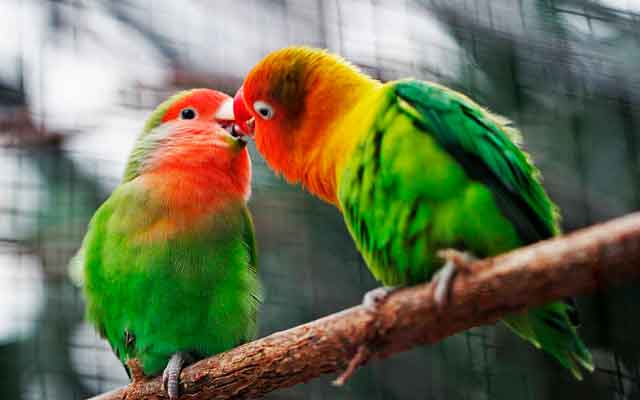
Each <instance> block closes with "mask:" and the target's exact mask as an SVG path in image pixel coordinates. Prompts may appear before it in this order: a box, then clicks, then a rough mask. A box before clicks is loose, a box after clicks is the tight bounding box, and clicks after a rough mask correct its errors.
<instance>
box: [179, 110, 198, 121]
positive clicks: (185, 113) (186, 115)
mask: <svg viewBox="0 0 640 400" xmlns="http://www.w3.org/2000/svg"><path fill="white" fill-rule="evenodd" d="M180 117H181V118H182V119H194V118H195V117H196V112H195V111H194V110H193V109H192V108H185V109H183V110H182V111H181V112H180Z"/></svg>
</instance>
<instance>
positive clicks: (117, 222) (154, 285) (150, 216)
mask: <svg viewBox="0 0 640 400" xmlns="http://www.w3.org/2000/svg"><path fill="white" fill-rule="evenodd" d="M231 107H232V99H231V98H230V97H229V96H227V95H225V94H222V93H219V92H215V91H212V90H208V89H195V90H191V91H185V92H181V93H179V94H177V95H175V96H173V97H171V98H170V99H169V100H167V101H165V102H164V103H162V104H161V105H160V106H158V108H157V109H156V110H155V111H154V112H153V114H151V117H150V118H149V119H148V121H147V123H146V125H145V127H144V130H143V132H142V134H141V135H140V137H139V138H138V140H137V143H136V145H135V148H134V150H133V152H132V154H131V156H130V158H129V162H128V165H127V168H126V172H125V174H124V179H123V181H122V183H121V184H120V185H119V186H118V187H117V188H116V189H115V191H114V192H113V193H112V194H111V196H110V197H109V198H108V199H107V200H106V201H105V202H104V204H102V206H101V207H100V208H99V209H98V211H96V213H95V215H94V216H93V218H92V220H91V223H90V226H89V230H88V233H87V234H86V236H85V238H84V241H83V244H82V247H81V249H80V251H79V253H78V255H77V256H76V258H75V259H74V260H73V263H74V264H76V267H74V266H72V268H77V266H79V267H80V268H81V269H82V271H83V281H84V282H83V283H84V293H85V296H86V300H87V305H86V315H87V318H88V320H89V321H91V322H92V323H93V324H94V325H95V327H96V328H97V330H98V332H99V333H100V334H101V335H102V336H103V337H105V338H106V339H107V340H108V341H109V343H110V344H111V347H112V349H113V351H114V352H115V354H116V355H117V356H118V357H119V358H120V360H121V361H122V363H123V364H124V365H125V368H126V369H127V372H128V373H129V376H131V374H132V373H134V378H135V375H136V374H135V372H136V371H135V370H136V369H137V368H135V367H132V365H135V364H136V363H137V365H138V366H139V368H141V370H142V372H143V373H144V375H155V374H159V373H160V372H162V371H163V370H164V373H163V377H164V383H165V388H166V390H167V392H168V394H169V397H170V398H171V399H175V398H177V397H178V381H179V376H180V371H181V369H182V366H183V364H184V363H187V362H190V361H193V360H195V359H199V358H203V357H205V356H209V355H212V354H216V353H220V352H223V351H226V350H228V349H230V348H232V347H234V346H237V345H239V344H241V343H243V342H246V341H248V340H250V339H252V338H253V337H254V335H255V333H256V312H257V308H258V305H259V303H260V284H259V280H258V276H257V269H256V268H257V259H256V247H255V246H256V245H255V240H254V231H253V224H252V221H251V217H250V214H249V212H248V209H247V207H246V202H247V200H248V198H249V195H250V183H251V163H250V160H249V155H248V152H247V149H246V147H245V144H246V142H245V141H243V140H242V139H241V138H239V137H237V135H236V136H234V135H232V134H231V133H229V131H227V130H225V129H224V128H223V125H225V124H226V125H227V126H230V125H229V120H230V119H232V118H233V114H232V108H231ZM132 360H135V362H134V363H133V364H132V363H131V361H132Z"/></svg>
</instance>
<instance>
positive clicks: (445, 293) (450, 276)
mask: <svg viewBox="0 0 640 400" xmlns="http://www.w3.org/2000/svg"><path fill="white" fill-rule="evenodd" d="M438 257H440V258H442V259H444V260H445V263H444V265H443V266H442V268H440V269H439V270H438V271H437V272H436V273H435V274H434V275H433V279H432V282H433V285H435V286H434V291H433V299H434V300H435V302H436V304H437V305H438V308H439V309H443V308H444V307H445V306H446V305H447V303H448V302H449V296H450V294H451V287H452V286H453V282H454V280H455V277H456V275H458V273H460V272H466V271H467V270H468V266H469V264H470V263H472V262H473V261H474V260H475V259H476V258H475V257H474V256H473V255H471V254H469V253H466V252H463V251H459V250H454V249H445V250H440V251H439V252H438Z"/></svg>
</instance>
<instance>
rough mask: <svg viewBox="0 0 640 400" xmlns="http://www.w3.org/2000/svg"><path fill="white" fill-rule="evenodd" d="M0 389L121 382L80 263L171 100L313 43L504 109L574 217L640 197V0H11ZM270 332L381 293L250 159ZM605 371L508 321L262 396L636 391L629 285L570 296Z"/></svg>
mask: <svg viewBox="0 0 640 400" xmlns="http://www.w3.org/2000/svg"><path fill="white" fill-rule="evenodd" d="M0 13H1V14H2V15H3V18H2V20H3V22H2V24H0V371H1V373H0V398H6V399H42V400H44V399H50V400H53V399H81V398H85V397H87V396H90V395H93V394H97V393H100V392H103V391H106V390H109V389H112V388H115V387H118V386H121V385H123V384H125V383H126V382H127V378H126V375H125V373H124V370H123V369H122V367H121V366H120V365H119V363H118V361H117V360H116V358H115V356H113V355H112V354H111V352H110V350H109V349H108V345H107V344H106V342H104V341H102V340H100V339H99V338H98V337H97V335H96V334H95V333H94V331H93V328H92V327H91V326H89V325H87V324H86V323H85V322H84V321H83V300H82V294H81V292H80V290H79V289H78V288H76V287H74V286H73V284H72V283H71V282H70V279H69V276H68V270H67V263H68V261H69V259H70V257H71V256H72V255H73V254H74V252H75V251H76V249H77V248H78V246H79V244H80V241H81V239H82V236H83V234H84V232H85V229H86V224H87V222H88V220H89V218H90V217H91V215H92V214H93V212H94V211H95V209H96V208H97V207H98V206H99V204H100V203H101V202H102V201H103V200H104V199H105V198H106V196H108V194H109V193H110V191H111V190H112V189H113V188H114V187H115V185H117V183H118V181H119V179H120V176H121V174H122V172H123V170H124V163H125V159H126V157H127V155H128V152H129V151H130V150H131V147H132V145H133V140H134V138H135V137H136V135H137V134H138V132H139V131H140V130H141V129H142V126H143V123H144V120H145V119H146V117H147V116H148V113H149V112H150V111H151V109H152V108H153V107H155V106H156V105H157V104H158V103H159V102H160V101H161V100H163V99H164V98H165V97H166V96H167V95H168V94H170V93H172V92H175V91H177V90H179V89H182V88H190V87H201V86H208V87H213V88H217V89H221V90H225V91H227V92H229V93H234V92H235V90H236V89H237V87H238V85H239V83H240V82H241V78H242V76H243V74H245V73H246V72H247V71H248V70H249V69H250V67H251V66H252V65H253V64H254V63H255V62H257V61H258V60H259V59H260V58H262V57H263V56H264V55H265V54H266V53H267V52H269V51H270V50H274V49H276V48H279V47H281V46H285V45H289V44H300V43H305V44H309V45H313V46H319V47H326V48H329V49H330V50H332V51H335V52H338V53H340V54H342V55H343V56H345V57H346V58H348V59H349V60H351V61H353V62H354V63H356V64H358V65H359V66H361V67H362V68H363V69H364V70H366V71H367V72H369V73H370V74H372V75H374V76H375V77H377V78H379V79H382V80H389V79H396V78H401V77H408V76H413V77H417V78H421V79H428V80H435V81H438V82H440V83H443V84H445V85H449V86H450V87H453V88H455V89H458V90H461V91H463V92H465V93H467V94H469V95H471V96H472V97H473V98H474V99H476V100H477V101H478V102H480V103H481V104H484V105H486V106H488V107H489V108H490V109H491V110H493V111H495V112H497V113H500V114H503V115H505V116H507V117H509V118H511V119H513V120H514V121H515V122H516V124H517V125H518V126H519V127H520V128H521V129H522V131H523V133H524V139H525V143H526V148H527V149H528V150H529V151H530V152H531V153H532V155H533V157H534V159H535V160H536V161H537V164H538V165H539V167H540V168H541V169H542V172H543V174H544V175H545V184H546V187H547V188H548V190H549V192H550V194H551V196H552V198H553V199H555V200H556V201H557V202H558V203H559V205H560V207H561V208H562V210H563V215H564V222H563V225H564V229H565V230H566V231H571V230H574V229H577V228H580V227H583V226H586V225H589V224H592V223H595V222H598V221H603V220H606V219H609V218H612V217H615V216H619V215H623V214H625V213H628V212H630V211H632V210H635V209H638V208H639V207H640V154H639V152H638V150H639V146H640V143H639V140H640V137H639V134H640V132H638V126H639V124H640V74H639V72H640V0H600V1H596V0H440V1H437V0H422V1H418V0H415V1H399V0H394V1H376V0H348V1H347V0H327V1H322V0H318V1H312V0H309V1H301V0H271V1H257V0H254V1H250V0H218V1H215V2H211V1H205V0H183V1H179V2H178V1H171V0H103V1H99V0H91V1H89V0H56V1H54V0H50V1H44V0H42V1H35V0H1V2H0ZM251 150H252V152H253V160H254V171H255V172H254V176H255V179H254V194H253V198H252V200H251V203H250V205H251V209H252V211H253V215H254V218H255V223H256V227H257V236H258V241H259V250H260V260H261V265H260V273H261V275H262V278H263V280H264V285H265V287H266V302H265V304H264V306H263V309H262V313H261V315H260V326H261V335H266V334H269V333H271V332H274V331H278V330H281V329H285V328H288V327H291V326H294V325H297V324H300V323H303V322H306V321H309V320H312V319H315V318H317V317H320V316H323V315H326V314H329V313H332V312H335V311H337V310H340V309H343V308H345V307H348V306H351V305H354V304H356V303H359V302H360V300H361V296H362V294H363V293H364V292H365V291H366V290H368V289H371V288H373V287H375V286H376V285H375V282H373V280H372V279H371V278H370V276H369V273H368V272H367V270H366V268H365V267H364V265H363V263H362V261H361V259H360V257H359V255H358V254H357V252H356V250H355V248H354V245H353V243H352V242H351V239H350V238H349V236H348V234H347V231H346V229H345V227H344V226H343V223H342V221H341V217H340V216H339V215H338V213H337V212H336V211H335V210H334V209H332V208H331V207H329V206H327V205H325V204H323V203H321V202H320V201H318V200H316V199H314V198H312V197H311V196H309V195H308V194H306V193H304V192H302V191H301V190H300V189H299V188H297V187H291V186H287V185H285V184H284V183H283V181H282V180H281V179H279V178H278V177H276V176H274V175H273V174H272V173H271V172H270V171H269V170H268V168H266V166H265V165H264V162H263V161H262V160H261V159H260V158H259V157H258V156H257V154H256V153H255V151H254V150H255V149H253V148H252V149H251ZM578 302H579V306H580V309H581V311H582V319H583V326H582V328H581V330H580V332H581V335H582V337H583V338H584V339H585V340H586V342H587V343H588V345H589V347H590V348H591V349H592V351H593V353H594V358H595V363H596V365H597V370H596V372H595V373H594V374H592V375H590V376H587V377H586V378H585V380H584V381H582V382H577V381H574V380H573V379H572V377H571V375H570V374H569V373H568V372H566V371H565V370H563V369H562V368H560V367H559V366H558V365H557V364H556V363H555V362H553V361H552V360H551V359H550V358H549V357H547V356H546V355H544V354H543V353H542V352H539V351H536V350H535V349H533V348H532V347H531V346H529V345H526V344H525V343H524V342H521V341H520V340H519V339H517V338H516V337H515V336H514V335H512V334H511V333H510V332H508V331H507V329H506V328H505V327H503V326H502V325H497V326H490V327H481V328H476V329H473V330H471V331H470V332H466V333H463V334H459V335H456V336H454V337H451V338H449V339H447V340H445V341H443V342H442V343H439V344H437V345H434V346H425V347H421V348H418V349H415V350H413V351H411V352H407V353H404V354H400V355H396V356H394V357H392V358H390V359H388V360H385V361H383V362H376V363H373V364H370V365H369V366H367V367H365V368H363V369H361V370H360V371H358V373H357V374H356V376H355V377H354V378H353V379H352V380H351V381H350V382H349V384H348V385H347V387H346V388H342V389H337V388H334V387H332V386H331V385H330V384H329V382H330V380H331V378H332V377H331V376H327V377H325V378H322V379H317V380H314V381H311V382H309V383H308V384H306V385H299V386H297V387H294V388H291V389H287V390H281V391H278V392H275V393H273V394H271V395H270V396H268V398H270V399H294V398H295V399H299V398H305V399H365V398H367V399H370V398H372V399H528V400H530V399H560V398H562V399H566V398H570V399H573V398H581V399H616V400H618V399H640V387H639V384H640V374H639V372H638V361H639V358H640V319H639V318H637V315H638V313H637V305H638V304H640V291H639V290H638V287H637V286H635V287H634V286H630V287H626V288H621V289H616V290H611V291H607V292H606V293H597V294H595V295H593V296H589V297H582V298H579V299H578Z"/></svg>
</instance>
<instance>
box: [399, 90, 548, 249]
mask: <svg viewBox="0 0 640 400" xmlns="http://www.w3.org/2000/svg"><path fill="white" fill-rule="evenodd" d="M395 92H396V94H397V96H398V97H399V98H400V99H402V100H404V101H406V102H407V103H408V105H409V106H410V107H413V108H414V109H415V111H417V114H415V116H416V123H417V124H418V125H420V126H421V128H422V129H424V130H425V131H427V132H429V133H430V134H431V135H433V136H434V137H435V138H436V140H437V141H438V143H439V144H440V145H441V146H442V147H443V148H444V149H445V150H446V151H447V152H448V153H449V154H451V155H452V156H453V157H454V158H455V159H456V161H458V162H459V163H461V164H462V166H463V167H464V169H465V172H466V173H467V174H468V175H469V177H471V178H472V179H474V180H477V181H481V182H483V183H484V184H486V185H488V186H489V187H490V188H491V191H492V193H493V195H494V196H495V197H496V201H497V202H498V204H499V206H500V208H501V210H502V211H503V212H504V213H505V215H506V216H507V217H508V218H509V220H510V221H511V222H512V223H513V224H514V225H515V226H516V229H517V231H518V235H519V237H520V239H521V240H522V241H523V242H524V243H525V244H529V243H533V242H536V241H539V240H542V239H547V238H549V237H551V236H554V235H556V234H557V233H558V232H559V228H558V212H557V209H556V207H555V205H554V204H553V203H552V202H551V200H549V197H548V196H547V194H546V193H545V192H544V190H543V189H542V186H541V185H540V182H539V175H540V174H539V172H538V170H537V169H536V168H535V167H534V166H533V164H532V163H531V162H530V161H529V159H528V157H527V155H526V154H525V153H524V152H522V151H521V150H520V149H519V148H518V147H517V146H516V144H514V139H515V140H516V141H517V140H519V134H518V133H517V132H516V131H515V130H514V129H512V128H509V127H508V126H507V125H506V122H507V121H506V120H504V119H502V118H500V117H497V116H494V115H492V114H490V113H489V112H487V111H486V110H484V109H482V107H480V106H479V105H477V104H476V103H474V102H473V101H471V100H470V99H468V98H466V97H465V96H463V95H461V94H459V93H456V92H454V91H452V90H450V89H447V88H445V87H442V86H438V85H435V84H428V83H426V82H421V81H414V80H412V81H402V82H399V83H398V84H397V85H396V86H395ZM405 109H406V107H405ZM408 112H411V110H408Z"/></svg>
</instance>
